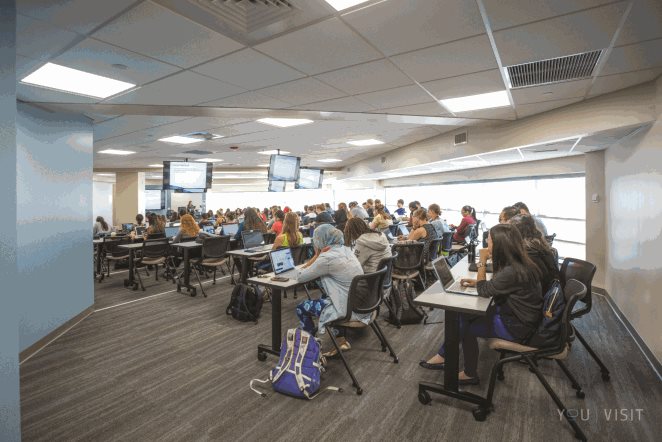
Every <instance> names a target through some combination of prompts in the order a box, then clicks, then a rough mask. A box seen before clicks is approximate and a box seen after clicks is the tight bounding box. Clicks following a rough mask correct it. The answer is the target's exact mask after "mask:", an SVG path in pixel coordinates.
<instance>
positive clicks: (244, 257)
mask: <svg viewBox="0 0 662 442" xmlns="http://www.w3.org/2000/svg"><path fill="white" fill-rule="evenodd" d="M310 243H311V239H310V238H304V239H303V244H304V245H310ZM272 250H273V249H270V248H266V247H265V249H263V250H260V251H257V252H247V251H245V250H244V249H238V250H229V251H228V255H230V256H234V257H236V258H239V259H240V261H241V273H240V274H239V282H240V283H242V284H246V280H247V279H248V258H249V257H251V256H260V255H266V254H268V253H271V251H272ZM253 279H254V278H251V281H252V280H253Z"/></svg>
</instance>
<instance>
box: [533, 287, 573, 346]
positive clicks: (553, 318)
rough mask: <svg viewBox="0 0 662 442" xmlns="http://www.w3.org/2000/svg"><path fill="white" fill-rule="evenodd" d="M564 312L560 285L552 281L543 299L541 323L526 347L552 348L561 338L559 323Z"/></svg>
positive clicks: (563, 297)
mask: <svg viewBox="0 0 662 442" xmlns="http://www.w3.org/2000/svg"><path fill="white" fill-rule="evenodd" d="M564 310H565V296H564V294H563V289H562V288H561V283H560V282H559V281H558V280H554V281H553V282H552V285H551V286H550V288H549V290H547V293H545V296H544V297H543V309H542V321H541V322H540V325H539V326H538V330H536V332H535V333H534V334H533V336H531V338H530V339H529V340H528V342H527V343H526V345H529V346H531V347H536V348H545V347H552V346H554V345H556V344H558V343H559V339H560V338H561V322H562V320H563V311H564Z"/></svg>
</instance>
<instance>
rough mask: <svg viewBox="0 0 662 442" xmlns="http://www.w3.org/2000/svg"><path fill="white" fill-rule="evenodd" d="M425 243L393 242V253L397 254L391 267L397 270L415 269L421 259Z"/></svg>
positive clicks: (419, 264)
mask: <svg viewBox="0 0 662 442" xmlns="http://www.w3.org/2000/svg"><path fill="white" fill-rule="evenodd" d="M424 249H425V244H424V243H422V242H413V243H404V244H395V245H394V246H393V253H394V254H395V253H397V254H398V259H396V260H395V263H394V264H393V267H395V268H396V269H398V270H417V269H418V268H419V267H420V266H421V263H422V261H423V252H424Z"/></svg>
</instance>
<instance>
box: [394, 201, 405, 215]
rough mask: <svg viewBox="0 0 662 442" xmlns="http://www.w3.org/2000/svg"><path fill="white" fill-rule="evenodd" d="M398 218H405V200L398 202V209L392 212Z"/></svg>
mask: <svg viewBox="0 0 662 442" xmlns="http://www.w3.org/2000/svg"><path fill="white" fill-rule="evenodd" d="M393 213H394V214H395V216H396V217H398V218H407V211H406V210H405V200H403V199H399V200H398V208H397V209H395V212H393Z"/></svg>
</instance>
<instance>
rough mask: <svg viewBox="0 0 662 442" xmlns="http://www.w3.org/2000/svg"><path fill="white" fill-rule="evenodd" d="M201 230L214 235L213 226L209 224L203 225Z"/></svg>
mask: <svg viewBox="0 0 662 442" xmlns="http://www.w3.org/2000/svg"><path fill="white" fill-rule="evenodd" d="M202 231H203V232H205V233H209V234H210V235H214V226H212V225H209V226H203V227H202Z"/></svg>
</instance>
